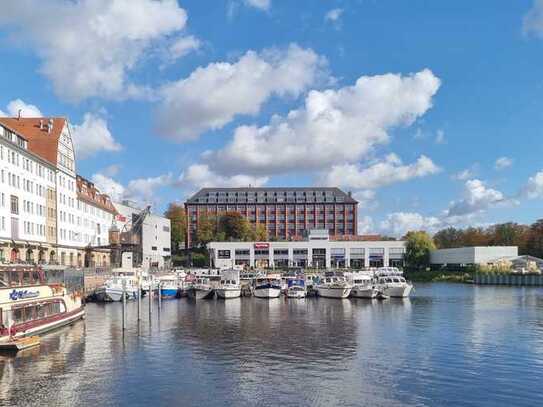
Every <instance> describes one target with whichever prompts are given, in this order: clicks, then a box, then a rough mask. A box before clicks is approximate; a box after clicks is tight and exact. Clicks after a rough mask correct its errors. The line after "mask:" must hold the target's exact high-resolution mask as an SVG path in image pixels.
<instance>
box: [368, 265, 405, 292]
mask: <svg viewBox="0 0 543 407" xmlns="http://www.w3.org/2000/svg"><path fill="white" fill-rule="evenodd" d="M375 276H376V278H377V286H378V289H379V291H381V292H382V293H383V295H384V296H387V297H392V298H406V297H409V294H411V291H412V290H413V284H411V283H410V282H408V281H407V280H406V279H405V278H404V277H403V273H402V272H401V271H400V270H399V269H397V268H396V267H381V268H379V269H378V270H377V271H376V272H375Z"/></svg>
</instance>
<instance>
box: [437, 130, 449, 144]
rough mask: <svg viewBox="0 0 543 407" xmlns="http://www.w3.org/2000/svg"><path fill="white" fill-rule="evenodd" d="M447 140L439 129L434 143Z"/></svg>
mask: <svg viewBox="0 0 543 407" xmlns="http://www.w3.org/2000/svg"><path fill="white" fill-rule="evenodd" d="M446 142H447V140H446V139H445V132H444V131H443V130H441V129H439V130H438V131H437V133H436V144H445V143H446Z"/></svg>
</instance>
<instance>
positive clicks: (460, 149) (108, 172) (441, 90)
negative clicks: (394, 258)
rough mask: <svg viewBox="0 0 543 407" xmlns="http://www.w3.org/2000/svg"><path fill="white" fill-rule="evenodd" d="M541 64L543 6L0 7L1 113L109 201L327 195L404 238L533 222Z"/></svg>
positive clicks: (137, 1)
mask: <svg viewBox="0 0 543 407" xmlns="http://www.w3.org/2000/svg"><path fill="white" fill-rule="evenodd" d="M36 10H39V12H36ZM542 62H543V0H535V1H534V0H517V1H501V0H500V1H496V0H479V1H476V2H474V1H468V0H455V1H439V2H437V1H423V0H410V1H398V0H326V1H325V0H321V1H318V0H297V1H290V0H224V1H221V0H213V1H211V0H208V1H202V0H191V1H189V0H186V1H181V0H179V1H176V0H5V1H4V2H3V4H2V13H1V14H0V115H3V116H9V115H17V113H18V111H19V110H21V114H22V115H23V116H27V117H31V116H41V115H44V116H65V117H68V118H69V120H70V123H71V125H72V126H73V137H74V143H75V146H76V158H77V171H78V173H80V174H81V175H82V176H84V177H86V178H88V179H90V180H92V181H94V182H95V183H96V185H97V186H98V187H99V188H101V190H102V191H104V192H106V193H108V194H110V195H111V196H112V197H113V198H114V199H115V200H120V199H132V200H136V201H138V202H140V203H143V202H149V203H152V204H153V205H154V206H155V211H157V212H161V211H163V210H164V209H165V208H166V207H167V205H168V203H170V202H183V201H184V200H185V199H186V198H187V197H188V196H190V195H191V194H192V193H194V192H196V191H197V190H198V189H200V188H202V187H212V186H249V185H250V186H255V187H256V186H338V187H340V188H342V189H343V190H345V191H351V192H352V193H353V196H354V197H355V198H357V199H358V200H359V202H360V204H359V219H360V222H359V232H360V233H383V234H388V235H394V236H401V235H402V234H403V233H405V232H406V231H407V230H411V229H424V230H428V231H429V232H435V231H437V230H439V229H441V228H444V227H447V226H455V227H466V226H485V225H490V224H493V223H497V222H508V221H513V222H518V223H531V222H533V221H535V220H536V219H539V218H542V217H543V214H542V212H541V208H542V207H543V159H542V157H543V143H541V141H542V139H543V137H542V136H543V114H542V111H543V109H542V108H543V71H542V70H541V66H542Z"/></svg>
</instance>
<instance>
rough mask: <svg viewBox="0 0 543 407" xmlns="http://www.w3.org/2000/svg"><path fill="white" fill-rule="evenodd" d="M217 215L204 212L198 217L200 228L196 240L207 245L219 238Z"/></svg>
mask: <svg viewBox="0 0 543 407" xmlns="http://www.w3.org/2000/svg"><path fill="white" fill-rule="evenodd" d="M217 223H218V222H217V217H216V216H215V215H210V214H207V213H206V214H202V215H200V217H199V218H198V230H197V232H196V240H197V241H198V243H199V244H200V245H206V244H208V243H209V242H212V241H214V240H218V233H217V232H218V231H217Z"/></svg>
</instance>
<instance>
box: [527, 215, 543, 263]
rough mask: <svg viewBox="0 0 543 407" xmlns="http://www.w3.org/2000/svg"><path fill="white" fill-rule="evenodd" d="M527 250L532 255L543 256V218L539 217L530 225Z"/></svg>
mask: <svg viewBox="0 0 543 407" xmlns="http://www.w3.org/2000/svg"><path fill="white" fill-rule="evenodd" d="M526 251H527V254H530V255H531V256H535V257H539V258H543V219H539V220H538V221H537V222H535V223H534V224H532V226H530V230H529V232H528V239H527V242H526Z"/></svg>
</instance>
